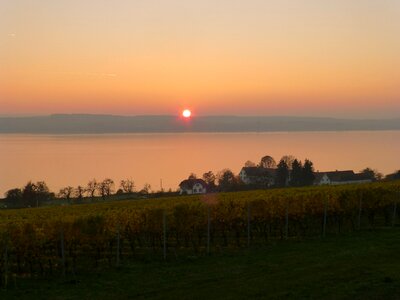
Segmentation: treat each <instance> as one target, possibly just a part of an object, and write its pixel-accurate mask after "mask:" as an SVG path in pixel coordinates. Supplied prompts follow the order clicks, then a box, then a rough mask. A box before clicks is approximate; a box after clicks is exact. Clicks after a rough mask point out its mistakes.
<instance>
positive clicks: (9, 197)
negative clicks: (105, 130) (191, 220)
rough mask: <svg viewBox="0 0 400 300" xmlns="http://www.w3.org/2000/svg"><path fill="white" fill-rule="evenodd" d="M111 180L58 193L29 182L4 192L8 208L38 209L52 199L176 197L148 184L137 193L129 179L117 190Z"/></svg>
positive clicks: (123, 181) (120, 184)
mask: <svg viewBox="0 0 400 300" xmlns="http://www.w3.org/2000/svg"><path fill="white" fill-rule="evenodd" d="M116 187H117V186H116V184H115V182H114V180H112V179H110V178H106V179H104V180H103V181H97V180H96V179H93V180H90V181H89V182H88V183H87V185H86V186H81V185H79V186H77V187H72V186H66V187H63V188H61V189H60V190H59V192H58V193H54V192H52V191H50V189H49V187H48V186H47V184H46V183H45V182H44V181H38V182H31V181H30V182H28V183H27V184H26V185H25V186H24V187H22V188H14V189H11V190H9V191H7V192H6V193H5V199H4V201H5V204H6V205H7V207H39V206H42V205H45V204H49V203H51V202H52V201H55V200H64V201H65V202H66V203H68V204H72V203H83V202H84V200H85V199H86V200H90V201H94V200H95V199H102V200H107V199H111V198H112V197H114V198H116V199H118V198H121V199H125V198H127V197H130V198H135V196H136V197H142V198H143V197H148V196H152V197H160V196H162V195H170V194H173V195H176V194H177V193H176V192H172V191H171V190H169V191H163V190H161V191H152V190H151V186H150V184H148V183H146V184H145V185H144V186H143V188H142V189H140V190H139V191H136V189H135V182H134V181H133V180H132V179H124V180H121V181H120V182H119V186H118V188H117V189H116Z"/></svg>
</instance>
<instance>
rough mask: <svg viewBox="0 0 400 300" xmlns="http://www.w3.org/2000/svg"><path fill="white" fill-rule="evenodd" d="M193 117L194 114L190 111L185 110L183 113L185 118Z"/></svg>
mask: <svg viewBox="0 0 400 300" xmlns="http://www.w3.org/2000/svg"><path fill="white" fill-rule="evenodd" d="M191 115H192V112H191V111H190V110H189V109H185V110H184V111H183V112H182V116H183V117H184V118H190V116H191Z"/></svg>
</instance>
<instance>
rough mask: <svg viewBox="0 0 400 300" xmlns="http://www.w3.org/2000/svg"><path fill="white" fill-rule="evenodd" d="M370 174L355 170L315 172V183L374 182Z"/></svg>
mask: <svg viewBox="0 0 400 300" xmlns="http://www.w3.org/2000/svg"><path fill="white" fill-rule="evenodd" d="M372 181H373V178H372V177H371V175H370V174H366V173H357V174H356V173H354V171H351V170H347V171H332V172H317V173H315V182H314V184H315V185H339V184H355V183H368V182H372Z"/></svg>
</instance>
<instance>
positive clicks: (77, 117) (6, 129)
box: [0, 114, 400, 134]
mask: <svg viewBox="0 0 400 300" xmlns="http://www.w3.org/2000/svg"><path fill="white" fill-rule="evenodd" d="M350 130H400V118H397V119H361V120H357V119H336V118H321V117H292V116H198V117H193V118H192V119H190V120H182V119H181V118H179V117H177V116H169V115H142V116H118V115H91V114H55V115H49V116H34V117H0V133H31V134H98V133H175V132H176V133H178V132H279V131H350Z"/></svg>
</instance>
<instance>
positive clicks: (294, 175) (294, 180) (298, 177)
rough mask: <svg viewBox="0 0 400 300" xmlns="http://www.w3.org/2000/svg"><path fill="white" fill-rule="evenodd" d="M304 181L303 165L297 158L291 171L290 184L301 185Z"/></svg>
mask: <svg viewBox="0 0 400 300" xmlns="http://www.w3.org/2000/svg"><path fill="white" fill-rule="evenodd" d="M302 183H303V166H302V164H301V161H298V160H297V159H295V160H294V161H293V164H292V172H291V173H290V185H291V186H301V185H302Z"/></svg>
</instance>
